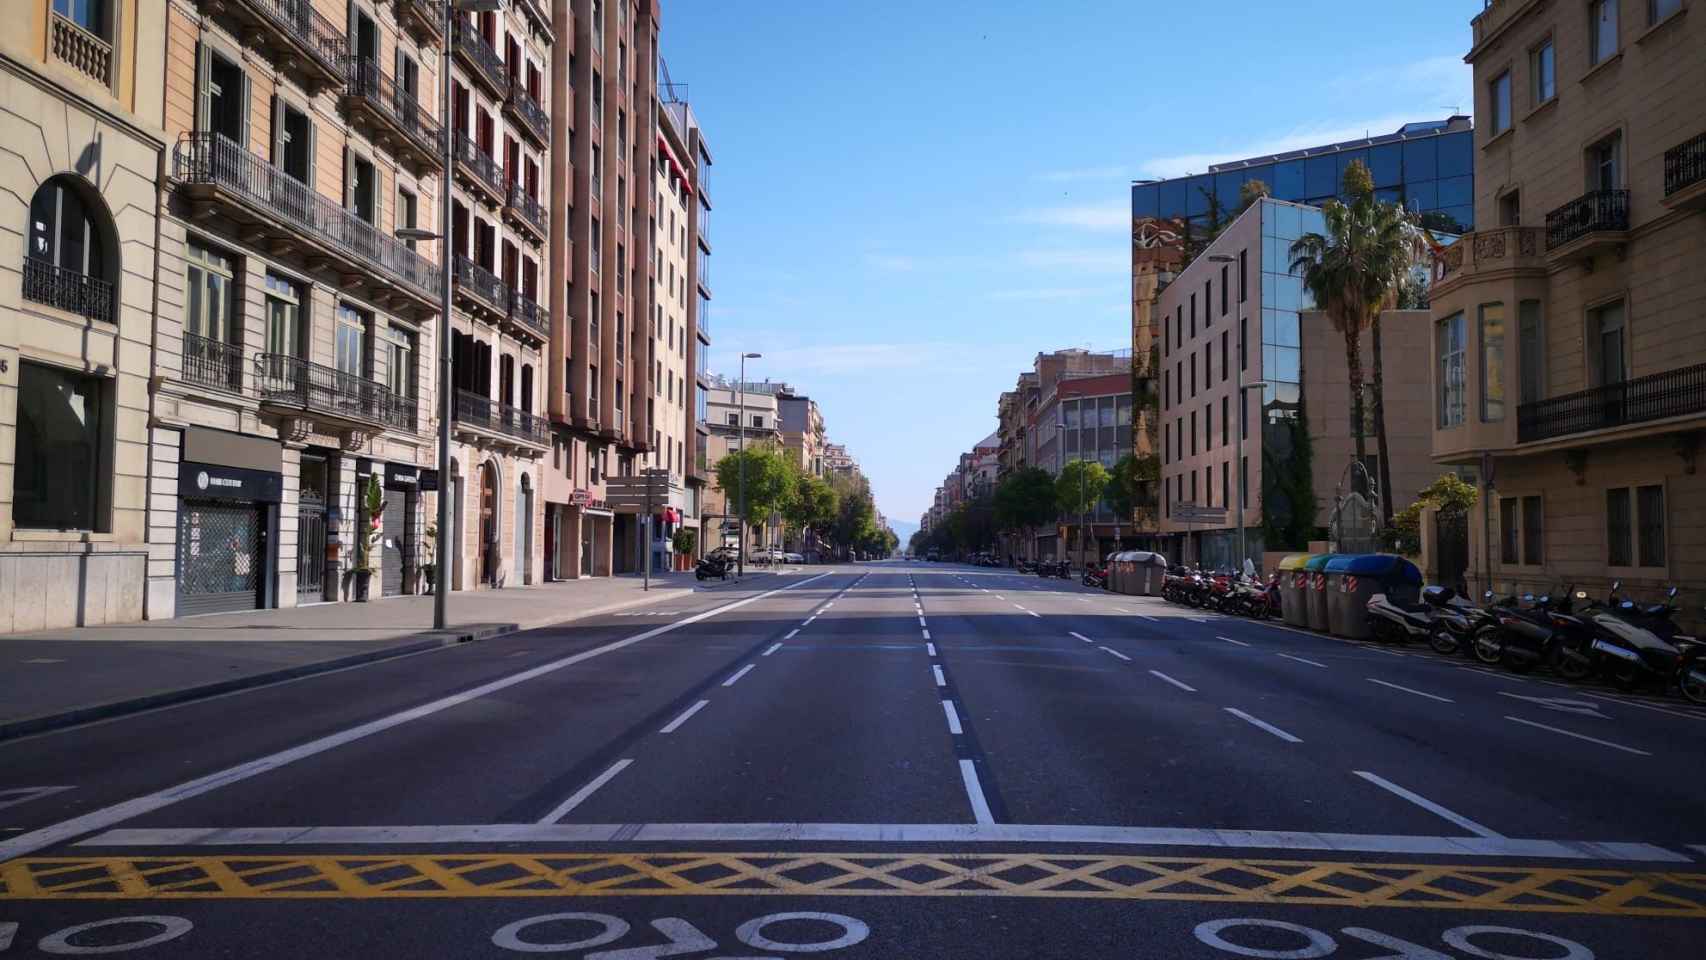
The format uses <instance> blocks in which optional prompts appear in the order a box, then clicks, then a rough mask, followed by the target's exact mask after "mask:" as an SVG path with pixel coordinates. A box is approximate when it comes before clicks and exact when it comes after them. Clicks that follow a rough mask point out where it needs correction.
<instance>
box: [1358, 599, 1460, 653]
mask: <svg viewBox="0 0 1706 960" xmlns="http://www.w3.org/2000/svg"><path fill="white" fill-rule="evenodd" d="M1422 594H1423V599H1422V600H1420V601H1417V602H1415V603H1408V602H1405V601H1403V600H1395V599H1392V598H1390V597H1388V596H1387V595H1386V594H1384V593H1377V594H1375V595H1374V596H1372V597H1369V598H1368V603H1367V604H1366V605H1365V607H1366V610H1367V612H1368V621H1369V627H1370V629H1371V630H1372V632H1373V634H1374V639H1375V640H1376V641H1380V642H1384V643H1404V642H1407V641H1410V640H1420V641H1426V642H1427V644H1428V645H1429V646H1431V647H1433V649H1434V651H1435V652H1437V653H1443V654H1450V653H1455V652H1457V649H1458V646H1459V643H1460V641H1459V639H1458V638H1459V637H1466V636H1468V635H1469V625H1468V618H1467V617H1465V616H1464V615H1463V614H1461V613H1459V612H1457V611H1456V610H1454V609H1452V607H1451V604H1450V601H1451V600H1452V598H1453V596H1454V595H1455V593H1454V591H1452V590H1451V588H1449V587H1438V586H1434V587H1428V588H1426V589H1425V590H1423V591H1422Z"/></svg>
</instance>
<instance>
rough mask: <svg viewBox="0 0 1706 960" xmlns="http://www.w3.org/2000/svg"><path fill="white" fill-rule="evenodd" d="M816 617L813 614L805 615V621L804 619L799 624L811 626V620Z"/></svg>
mask: <svg viewBox="0 0 1706 960" xmlns="http://www.w3.org/2000/svg"><path fill="white" fill-rule="evenodd" d="M816 619H817V617H816V615H813V616H810V617H807V618H806V619H805V621H804V622H802V623H801V624H800V626H802V627H809V626H811V625H812V621H813V620H816Z"/></svg>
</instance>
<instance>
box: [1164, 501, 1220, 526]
mask: <svg viewBox="0 0 1706 960" xmlns="http://www.w3.org/2000/svg"><path fill="white" fill-rule="evenodd" d="M1173 519H1174V520H1177V521H1178V522H1180V523H1225V522H1226V508H1225V507H1205V506H1202V505H1201V504H1196V503H1175V504H1173Z"/></svg>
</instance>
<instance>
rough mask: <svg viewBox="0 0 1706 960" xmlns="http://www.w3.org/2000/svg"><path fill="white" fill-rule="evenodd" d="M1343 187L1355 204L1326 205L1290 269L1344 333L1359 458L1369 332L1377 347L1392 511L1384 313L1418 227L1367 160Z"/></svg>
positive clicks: (1294, 249) (1379, 428)
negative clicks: (1377, 190)
mask: <svg viewBox="0 0 1706 960" xmlns="http://www.w3.org/2000/svg"><path fill="white" fill-rule="evenodd" d="M1344 192H1345V195H1346V196H1347V197H1349V198H1350V203H1349V204H1348V205H1347V204H1343V203H1340V202H1339V201H1337V200H1329V201H1327V203H1326V205H1325V206H1323V207H1322V215H1323V220H1324V225H1325V227H1326V232H1325V233H1306V234H1304V235H1303V236H1301V237H1298V238H1297V240H1296V241H1295V242H1294V243H1292V245H1291V249H1290V254H1291V271H1292V272H1293V273H1301V274H1302V276H1303V285H1304V286H1305V287H1307V288H1308V289H1309V293H1310V295H1311V296H1312V297H1313V298H1314V300H1315V305H1316V306H1317V307H1319V308H1320V309H1321V310H1322V311H1323V312H1324V313H1326V314H1327V318H1328V320H1330V321H1331V322H1332V324H1333V327H1334V328H1335V329H1337V330H1338V331H1339V332H1340V333H1342V334H1343V335H1344V338H1345V363H1346V366H1347V367H1348V370H1349V374H1350V378H1349V379H1350V384H1349V386H1350V401H1351V425H1352V426H1351V429H1352V431H1353V435H1354V436H1355V438H1356V455H1357V461H1358V462H1363V461H1365V460H1366V459H1367V455H1368V447H1367V443H1366V436H1365V431H1364V429H1363V424H1364V423H1365V422H1366V421H1365V419H1364V405H1363V404H1364V396H1365V394H1364V383H1363V371H1362V333H1363V331H1364V330H1365V329H1366V330H1369V331H1370V334H1371V338H1372V340H1373V343H1372V346H1373V348H1374V371H1373V372H1374V383H1373V387H1374V391H1373V408H1374V409H1373V411H1372V412H1373V414H1374V432H1375V437H1376V441H1377V444H1378V450H1379V454H1380V486H1381V489H1382V493H1383V496H1382V497H1381V503H1382V510H1383V512H1384V513H1385V515H1386V518H1387V519H1390V517H1391V510H1392V496H1391V487H1392V479H1391V476H1392V470H1391V465H1390V463H1389V459H1390V458H1389V457H1388V455H1387V449H1386V404H1385V397H1384V392H1385V391H1384V388H1385V368H1384V364H1383V362H1382V357H1381V354H1380V326H1379V321H1380V313H1381V311H1382V310H1383V309H1385V308H1386V307H1387V306H1388V305H1390V304H1391V303H1393V302H1394V298H1395V296H1396V291H1397V289H1398V285H1399V284H1400V283H1401V282H1402V281H1403V279H1404V277H1406V276H1407V275H1408V273H1409V270H1410V265H1411V263H1412V262H1413V260H1412V256H1413V253H1412V251H1413V250H1414V248H1415V244H1416V227H1415V224H1414V222H1413V221H1412V219H1411V217H1410V215H1409V214H1408V213H1406V212H1405V211H1404V209H1403V208H1402V207H1399V206H1398V205H1396V204H1391V203H1383V202H1381V201H1378V200H1376V199H1375V197H1374V179H1373V177H1372V176H1370V174H1369V172H1368V168H1367V167H1366V166H1364V165H1363V163H1362V161H1360V160H1357V161H1352V163H1351V165H1350V166H1349V167H1348V168H1347V169H1346V170H1345V179H1344Z"/></svg>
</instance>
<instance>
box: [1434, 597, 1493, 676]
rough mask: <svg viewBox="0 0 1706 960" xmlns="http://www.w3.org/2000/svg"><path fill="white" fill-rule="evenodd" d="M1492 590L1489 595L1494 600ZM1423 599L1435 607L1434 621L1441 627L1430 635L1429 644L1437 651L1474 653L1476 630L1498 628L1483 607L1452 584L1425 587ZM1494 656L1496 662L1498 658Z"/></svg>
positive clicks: (1489, 598)
mask: <svg viewBox="0 0 1706 960" xmlns="http://www.w3.org/2000/svg"><path fill="white" fill-rule="evenodd" d="M1492 597H1493V595H1492V593H1490V592H1489V593H1488V594H1487V595H1486V599H1487V600H1488V601H1491V600H1492ZM1422 602H1423V603H1426V604H1429V605H1431V606H1433V607H1434V609H1435V611H1436V612H1435V614H1434V621H1435V624H1436V625H1437V626H1438V627H1439V628H1440V629H1438V630H1435V631H1434V634H1433V636H1431V637H1429V638H1428V645H1429V646H1431V647H1433V648H1434V650H1435V652H1437V653H1442V654H1448V655H1449V654H1453V653H1458V652H1462V653H1466V654H1470V653H1473V647H1474V643H1475V641H1474V637H1475V632H1476V631H1477V630H1480V629H1481V628H1482V627H1486V626H1491V627H1495V628H1496V627H1497V626H1498V622H1497V621H1495V620H1494V619H1493V615H1492V613H1491V612H1490V611H1488V610H1487V609H1486V608H1484V607H1478V606H1476V605H1475V604H1474V603H1473V602H1471V601H1470V600H1469V598H1467V597H1465V596H1463V595H1462V594H1459V593H1458V592H1457V591H1456V590H1453V589H1451V588H1450V587H1441V586H1433V587H1426V588H1424V589H1423V590H1422ZM1497 659H1498V658H1497V657H1494V662H1496V661H1497Z"/></svg>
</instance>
